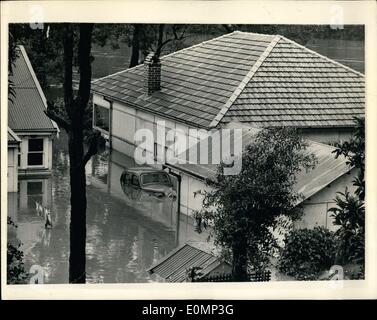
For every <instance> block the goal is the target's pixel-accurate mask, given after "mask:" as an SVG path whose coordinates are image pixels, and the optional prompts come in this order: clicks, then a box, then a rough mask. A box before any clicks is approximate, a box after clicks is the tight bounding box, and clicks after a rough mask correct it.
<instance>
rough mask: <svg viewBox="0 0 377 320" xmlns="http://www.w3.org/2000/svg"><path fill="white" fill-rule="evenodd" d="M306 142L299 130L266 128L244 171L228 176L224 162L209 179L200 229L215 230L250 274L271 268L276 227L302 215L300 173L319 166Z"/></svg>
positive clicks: (253, 145)
mask: <svg viewBox="0 0 377 320" xmlns="http://www.w3.org/2000/svg"><path fill="white" fill-rule="evenodd" d="M306 147H307V144H306V143H305V141H304V140H303V138H302V137H300V136H299V135H298V134H297V132H296V131H295V130H294V129H288V128H273V129H264V130H261V131H260V132H259V133H258V134H257V135H256V137H255V139H254V141H253V142H251V143H250V144H249V145H248V146H247V147H246V148H245V150H244V151H243V154H242V169H241V172H240V173H239V174H238V175H223V168H224V164H221V165H220V166H219V167H218V171H217V174H216V176H215V178H214V179H213V180H209V181H207V184H208V187H209V191H205V192H204V200H203V208H202V210H200V211H197V212H195V216H196V220H197V222H198V226H199V227H198V231H201V229H202V228H205V229H209V230H210V233H211V236H212V237H214V240H215V244H217V245H219V246H220V247H223V248H224V249H225V250H231V251H232V254H233V257H232V258H233V263H232V264H233V268H235V265H236V264H238V266H239V267H240V268H242V269H243V272H244V273H245V272H247V271H249V272H250V271H254V270H261V269H263V268H265V267H266V265H267V263H268V261H269V256H270V254H271V252H272V250H274V249H275V248H277V243H276V237H275V235H274V234H273V232H272V230H274V229H276V228H278V227H279V226H280V223H281V221H282V219H280V218H281V217H282V216H285V217H288V218H289V219H291V220H295V219H298V218H299V217H300V214H301V209H300V208H299V207H298V206H296V204H297V202H298V200H300V197H301V196H300V195H299V194H298V193H296V192H295V191H294V188H293V187H294V185H295V182H296V174H297V173H298V172H299V171H301V170H302V169H303V168H307V169H309V168H311V167H313V166H314V165H315V158H314V156H313V155H312V154H308V153H305V152H304V150H305V149H306ZM237 261H238V262H237ZM245 263H246V266H245V265H244V264H245ZM247 265H249V266H250V269H251V270H247Z"/></svg>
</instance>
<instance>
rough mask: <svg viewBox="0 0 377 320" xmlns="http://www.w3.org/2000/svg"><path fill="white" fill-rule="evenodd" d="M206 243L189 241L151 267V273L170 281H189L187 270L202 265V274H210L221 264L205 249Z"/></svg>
mask: <svg viewBox="0 0 377 320" xmlns="http://www.w3.org/2000/svg"><path fill="white" fill-rule="evenodd" d="M204 245H205V244H204V243H196V242H194V241H193V242H187V243H186V244H184V245H183V246H181V247H179V248H177V249H176V250H173V251H172V252H171V253H169V254H168V255H167V256H165V257H164V258H162V259H161V260H160V261H158V262H157V263H156V264H154V265H153V266H152V267H151V268H149V270H148V271H149V272H150V273H156V274H158V275H159V276H160V277H162V278H164V279H166V280H167V281H169V282H185V281H187V271H188V270H189V269H190V268H193V267H200V268H201V269H200V272H201V276H202V277H203V276H206V275H208V274H209V273H210V272H211V271H212V270H214V269H215V268H216V267H218V266H219V265H220V264H221V261H220V260H219V259H218V258H216V257H215V256H214V255H213V254H211V253H210V252H208V250H205V249H203V246H204Z"/></svg>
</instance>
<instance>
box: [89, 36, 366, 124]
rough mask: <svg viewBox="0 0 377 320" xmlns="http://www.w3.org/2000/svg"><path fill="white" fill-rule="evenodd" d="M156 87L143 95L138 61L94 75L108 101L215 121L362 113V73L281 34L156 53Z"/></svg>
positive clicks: (282, 120)
mask: <svg viewBox="0 0 377 320" xmlns="http://www.w3.org/2000/svg"><path fill="white" fill-rule="evenodd" d="M161 65H162V70H161V86H162V89H161V91H159V92H155V93H153V94H152V95H150V96H147V95H146V94H145V93H144V89H143V70H144V67H143V66H142V65H139V66H136V67H134V68H131V69H127V70H124V71H121V72H118V73H115V74H113V75H109V76H106V77H104V78H100V79H97V80H95V81H93V84H92V90H93V91H94V92H95V93H97V94H101V95H104V96H107V97H109V98H111V99H113V100H117V101H121V102H123V103H125V104H128V105H132V106H134V107H137V108H140V109H144V110H146V111H150V112H152V113H154V114H157V115H158V114H160V115H162V116H164V117H167V118H172V119H174V120H177V121H180V122H184V123H188V124H190V125H192V126H195V127H205V128H209V127H215V126H218V125H221V124H224V123H228V122H230V121H233V120H235V121H239V122H243V123H246V124H249V125H253V126H276V125H277V126H283V125H284V126H297V127H328V126H333V127H347V126H353V117H354V116H363V115H364V96H365V93H364V76H363V75H362V74H361V73H359V72H357V71H354V70H352V69H350V68H349V67H346V66H344V65H341V64H340V63H337V62H335V61H333V60H330V59H328V58H326V57H324V56H321V55H320V54H318V53H316V52H313V51H311V50H309V49H307V48H305V47H303V46H301V45H299V44H297V43H295V42H293V41H291V40H289V39H286V38H285V37H282V36H275V35H262V34H255V33H246V32H239V31H236V32H233V33H230V34H226V35H223V36H221V37H218V38H215V39H212V40H209V41H205V42H202V43H200V44H198V45H195V46H192V47H189V48H185V49H183V50H180V51H177V52H174V53H172V54H169V55H167V56H164V57H162V58H161Z"/></svg>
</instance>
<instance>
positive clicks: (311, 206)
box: [180, 169, 357, 231]
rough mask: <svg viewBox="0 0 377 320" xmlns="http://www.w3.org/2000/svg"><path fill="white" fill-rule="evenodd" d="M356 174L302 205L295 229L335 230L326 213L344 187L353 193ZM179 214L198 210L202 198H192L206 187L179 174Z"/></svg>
mask: <svg viewBox="0 0 377 320" xmlns="http://www.w3.org/2000/svg"><path fill="white" fill-rule="evenodd" d="M356 174H357V172H356V170H355V169H354V170H352V171H351V172H350V173H349V174H344V175H343V176H341V177H339V178H338V179H336V180H335V181H333V182H332V183H331V184H330V185H329V186H327V187H325V188H323V189H322V190H321V191H319V192H318V193H316V194H315V195H314V196H312V197H311V198H309V199H307V200H306V201H304V203H303V216H302V219H301V220H299V221H297V222H296V223H295V224H294V226H295V228H314V227H315V226H324V227H326V228H328V229H329V230H333V231H335V230H336V228H337V227H336V226H334V225H333V223H332V221H333V219H332V218H331V217H330V214H329V213H328V212H327V210H328V209H330V208H331V207H333V206H334V204H335V201H334V199H335V197H336V193H337V192H339V191H340V192H344V189H345V187H347V188H348V190H349V191H350V192H351V193H353V192H354V191H355V187H354V186H353V183H352V180H353V179H354V178H355V176H356ZM181 181H182V182H181V199H180V200H181V205H180V208H181V213H183V214H186V215H188V216H192V213H193V211H194V210H197V209H200V208H201V204H202V201H203V196H202V195H200V194H197V195H196V196H194V191H197V190H205V188H206V186H205V184H204V182H203V181H201V180H199V179H197V178H194V177H192V176H189V175H187V174H185V173H181Z"/></svg>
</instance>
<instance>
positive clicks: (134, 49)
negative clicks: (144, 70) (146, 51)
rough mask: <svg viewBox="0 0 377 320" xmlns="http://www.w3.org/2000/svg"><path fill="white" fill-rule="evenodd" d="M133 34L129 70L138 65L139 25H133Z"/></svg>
mask: <svg viewBox="0 0 377 320" xmlns="http://www.w3.org/2000/svg"><path fill="white" fill-rule="evenodd" d="M133 28H134V32H133V35H132V53H131V60H130V68H132V67H135V66H137V65H138V64H139V53H140V29H141V25H140V24H134V25H133Z"/></svg>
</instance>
